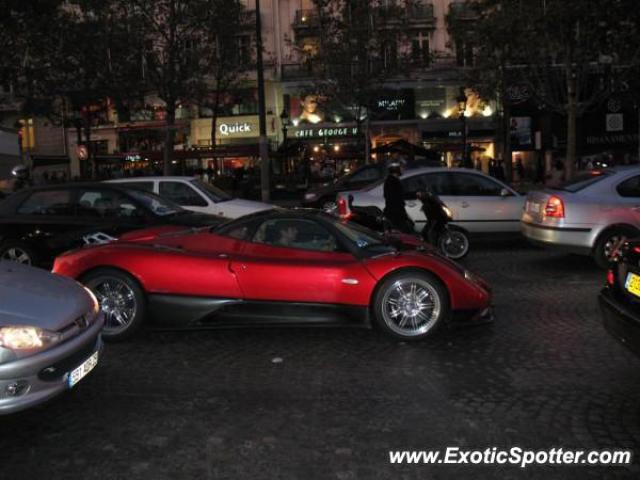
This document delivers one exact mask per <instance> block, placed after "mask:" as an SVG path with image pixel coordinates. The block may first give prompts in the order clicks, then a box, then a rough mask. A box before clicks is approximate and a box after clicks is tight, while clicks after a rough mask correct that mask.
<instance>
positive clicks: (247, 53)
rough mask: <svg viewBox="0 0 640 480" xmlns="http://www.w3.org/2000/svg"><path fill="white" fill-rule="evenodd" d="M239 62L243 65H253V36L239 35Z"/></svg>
mask: <svg viewBox="0 0 640 480" xmlns="http://www.w3.org/2000/svg"><path fill="white" fill-rule="evenodd" d="M236 38H237V39H236V42H237V46H238V61H239V62H240V63H243V64H247V63H251V35H238V36H237V37H236Z"/></svg>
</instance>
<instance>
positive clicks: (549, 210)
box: [544, 195, 564, 218]
mask: <svg viewBox="0 0 640 480" xmlns="http://www.w3.org/2000/svg"><path fill="white" fill-rule="evenodd" d="M544 214H545V216H547V217H552V218H564V203H563V202H562V199H561V198H560V197H557V196H556V195H551V197H549V200H547V205H546V207H544Z"/></svg>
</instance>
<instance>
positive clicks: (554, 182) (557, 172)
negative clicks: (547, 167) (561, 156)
mask: <svg viewBox="0 0 640 480" xmlns="http://www.w3.org/2000/svg"><path fill="white" fill-rule="evenodd" d="M563 182H564V163H563V162H562V160H556V161H555V163H554V165H553V168H552V169H551V171H550V172H549V175H547V182H546V186H547V187H551V188H557V187H559V186H561V185H562V183H563Z"/></svg>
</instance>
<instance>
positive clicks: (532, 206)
mask: <svg viewBox="0 0 640 480" xmlns="http://www.w3.org/2000/svg"><path fill="white" fill-rule="evenodd" d="M540 206H541V204H540V203H536V202H527V212H531V213H538V212H540Z"/></svg>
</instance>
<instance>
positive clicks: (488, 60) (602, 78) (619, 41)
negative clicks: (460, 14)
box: [467, 0, 638, 178]
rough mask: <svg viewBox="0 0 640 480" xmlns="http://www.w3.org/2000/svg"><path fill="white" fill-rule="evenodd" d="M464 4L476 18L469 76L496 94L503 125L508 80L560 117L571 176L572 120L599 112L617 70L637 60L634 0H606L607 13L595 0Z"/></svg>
mask: <svg viewBox="0 0 640 480" xmlns="http://www.w3.org/2000/svg"><path fill="white" fill-rule="evenodd" d="M467 4H468V6H469V7H470V8H474V9H476V11H477V12H479V13H480V15H479V19H478V21H477V22H476V24H475V27H474V28H473V29H472V30H471V31H470V32H469V33H468V37H467V39H468V40H469V41H470V42H471V43H472V44H473V45H474V47H475V51H474V53H476V54H477V58H476V60H477V68H476V69H475V70H474V72H476V73H477V72H482V73H481V74H480V75H476V78H481V79H482V80H481V82H480V83H483V82H484V86H485V87H489V88H495V89H496V92H497V94H498V97H499V98H500V99H501V100H502V103H503V106H505V107H506V110H505V115H504V116H503V119H505V118H508V108H509V106H508V103H507V102H505V101H504V92H505V87H506V86H508V82H509V81H510V80H514V79H516V80H517V81H519V82H524V83H525V84H527V85H528V87H529V89H530V90H531V91H532V92H533V94H534V96H535V97H536V99H537V101H538V102H539V104H540V105H541V106H542V107H543V108H545V109H547V110H549V111H551V112H554V113H557V114H560V115H562V116H564V117H565V118H566V123H567V147H566V160H565V162H566V163H565V171H566V176H567V177H568V178H571V177H572V176H573V173H574V169H575V162H576V148H577V134H576V126H577V119H578V117H579V116H580V115H582V114H583V113H584V112H586V111H587V110H589V109H591V108H593V107H595V106H597V105H598V104H599V103H600V102H601V101H602V100H603V99H604V98H606V97H607V96H608V95H609V94H610V93H611V91H612V88H613V87H614V85H616V84H617V83H618V81H619V80H621V78H622V77H620V76H619V75H618V73H620V72H621V71H622V70H621V69H620V68H615V66H616V65H623V64H625V62H629V61H630V62H636V60H635V59H636V58H637V56H638V52H637V50H638V47H637V38H636V37H637V34H638V26H637V25H638V24H637V20H635V19H634V18H636V17H637V14H635V13H633V12H635V10H636V8H635V4H634V2H633V1H632V0H612V1H609V2H607V6H606V8H603V5H602V2H601V1H599V0H536V1H530V2H524V1H523V0H468V1H467ZM525 18H526V21H523V19H525ZM629 45H632V47H629ZM630 50H633V51H630ZM487 79H488V80H487ZM507 125H508V124H507ZM504 126H505V124H504V123H503V128H504ZM505 138H506V133H505ZM505 144H508V141H505ZM506 152H508V149H507V148H506V147H505V153H506ZM509 153H510V152H509ZM506 160H507V164H509V161H508V160H509V158H506Z"/></svg>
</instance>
